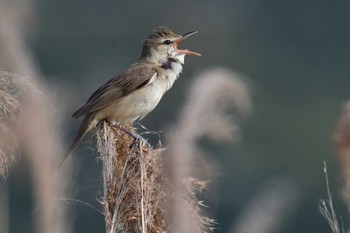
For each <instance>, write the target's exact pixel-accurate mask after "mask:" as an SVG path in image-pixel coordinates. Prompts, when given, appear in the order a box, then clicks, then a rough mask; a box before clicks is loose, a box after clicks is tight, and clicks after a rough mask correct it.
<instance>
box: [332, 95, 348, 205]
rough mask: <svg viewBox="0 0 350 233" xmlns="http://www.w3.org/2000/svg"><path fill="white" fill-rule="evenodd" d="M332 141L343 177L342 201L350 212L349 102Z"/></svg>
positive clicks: (342, 112) (345, 105) (342, 111)
mask: <svg viewBox="0 0 350 233" xmlns="http://www.w3.org/2000/svg"><path fill="white" fill-rule="evenodd" d="M333 140H334V144H335V147H336V154H337V157H338V159H339V164H340V168H341V171H342V176H343V188H342V195H343V199H344V201H345V203H346V205H347V207H348V210H350V101H349V102H347V103H345V104H344V105H343V107H342V110H341V113H340V116H339V119H338V122H337V125H336V127H335V130H334V134H333Z"/></svg>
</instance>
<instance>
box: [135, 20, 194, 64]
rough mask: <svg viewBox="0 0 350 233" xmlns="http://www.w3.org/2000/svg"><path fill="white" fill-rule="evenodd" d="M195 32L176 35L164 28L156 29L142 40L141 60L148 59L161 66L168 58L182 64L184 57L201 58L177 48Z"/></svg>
mask: <svg viewBox="0 0 350 233" xmlns="http://www.w3.org/2000/svg"><path fill="white" fill-rule="evenodd" d="M197 32H198V31H192V32H188V33H185V34H183V35H178V34H176V33H174V32H172V31H171V30H170V29H168V28H166V27H164V26H161V27H157V28H155V29H153V31H152V32H151V34H150V35H149V36H148V37H147V38H146V39H145V40H144V42H143V47H142V52H141V58H147V59H150V60H151V61H152V62H154V63H156V64H163V63H164V62H166V61H167V60H168V59H169V58H170V59H174V60H175V61H177V62H180V63H183V62H184V57H185V55H192V56H201V55H200V54H199V53H196V52H192V51H189V50H187V49H185V50H183V49H179V48H178V45H179V44H180V43H181V42H182V41H183V40H185V39H186V38H187V37H189V36H191V35H193V34H195V33H197Z"/></svg>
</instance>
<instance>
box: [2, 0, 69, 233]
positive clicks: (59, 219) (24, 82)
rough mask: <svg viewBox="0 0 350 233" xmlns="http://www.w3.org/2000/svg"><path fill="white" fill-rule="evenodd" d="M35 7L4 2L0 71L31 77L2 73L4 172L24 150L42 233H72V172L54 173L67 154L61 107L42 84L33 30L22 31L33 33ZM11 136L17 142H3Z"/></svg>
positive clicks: (28, 4)
mask: <svg viewBox="0 0 350 233" xmlns="http://www.w3.org/2000/svg"><path fill="white" fill-rule="evenodd" d="M32 4H33V2H32V1H25V2H22V1H12V0H5V1H1V2H0V52H1V53H0V54H1V57H0V67H1V69H6V70H11V71H13V72H16V73H21V74H25V76H26V77H22V76H19V75H17V74H13V73H8V72H1V79H0V82H1V83H0V88H1V93H0V94H1V97H0V98H1V101H2V103H1V104H4V105H2V106H1V109H0V111H1V114H2V115H1V120H0V121H1V122H0V123H1V134H0V135H1V138H0V139H1V148H0V151H1V153H2V154H1V158H0V169H1V172H2V173H3V174H5V171H6V169H7V167H8V165H9V163H11V162H13V160H14V159H15V157H14V154H15V150H16V149H17V148H20V149H21V151H23V152H24V153H23V154H24V155H26V156H28V161H29V165H30V168H31V172H32V175H33V182H34V188H33V190H34V195H35V197H36V206H37V211H35V215H34V216H35V217H36V228H37V231H38V232H42V233H47V232H52V233H63V232H64V233H67V232H69V231H70V224H69V221H68V219H69V218H68V217H69V215H68V212H67V210H66V208H65V205H64V204H63V203H62V202H60V200H62V197H63V196H65V195H66V194H67V192H68V190H69V184H70V182H69V180H70V179H71V177H70V174H71V172H70V169H69V168H68V167H66V168H65V169H66V170H65V171H62V173H55V172H54V171H56V169H57V164H58V161H59V158H60V157H61V156H62V154H63V151H62V148H63V146H62V143H61V140H60V139H61V137H60V130H59V129H60V128H61V127H60V122H61V121H60V116H61V113H60V108H59V106H60V104H59V103H58V102H55V101H54V100H53V98H52V97H51V96H50V95H48V94H47V93H50V91H48V90H49V89H50V88H48V87H46V85H45V84H43V81H42V80H43V79H42V78H41V75H40V72H39V70H38V69H37V67H36V65H35V62H34V61H33V59H32V54H31V51H30V49H29V48H28V46H27V44H26V33H27V32H28V31H27V30H26V29H25V28H24V27H23V26H24V25H25V26H26V28H27V29H28V28H33V25H30V23H31V22H32V21H31V19H30V17H29V16H32V15H35V14H34V13H33V11H32V10H33V9H32V7H31V6H32ZM29 25H30V26H29ZM43 93H44V94H43ZM52 106H55V108H54V107H52ZM7 118H8V119H7ZM6 131H7V132H6ZM4 132H6V136H5V135H4V134H3V133H4ZM8 135H12V136H13V137H11V138H10V139H9V140H3V139H4V137H5V138H6V139H8Z"/></svg>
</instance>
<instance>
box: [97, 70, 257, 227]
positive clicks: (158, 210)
mask: <svg viewBox="0 0 350 233" xmlns="http://www.w3.org/2000/svg"><path fill="white" fill-rule="evenodd" d="M228 106H231V107H234V108H235V109H236V110H237V112H238V113H239V114H243V115H245V114H247V113H248V112H249V111H250V98H249V93H248V90H247V88H246V86H245V84H244V83H243V81H242V80H241V78H240V77H239V76H237V74H235V73H233V72H231V71H229V70H226V69H219V68H218V69H212V70H208V71H206V72H203V73H202V74H200V75H199V76H198V77H197V78H196V81H195V82H194V84H193V85H192V88H191V90H190V95H189V97H188V100H187V102H186V105H185V107H184V108H183V111H182V114H181V115H180V119H179V123H178V124H177V125H175V126H174V127H172V128H171V129H170V133H169V134H168V136H167V138H168V144H169V147H168V148H167V149H152V148H151V147H150V146H149V145H147V144H146V143H144V142H142V141H141V142H140V143H139V142H138V143H136V144H135V142H134V139H133V138H132V137H130V136H129V135H126V134H125V133H124V132H123V131H121V130H119V129H118V128H115V127H112V126H110V125H109V124H108V123H106V122H103V123H101V124H100V125H99V126H98V127H97V130H96V133H95V136H96V138H97V150H98V153H99V155H100V156H99V158H100V159H101V160H102V163H103V173H102V175H103V186H104V192H103V193H104V194H103V197H102V200H101V203H102V205H103V208H104V214H105V222H106V232H108V233H116V232H152V233H153V232H155V233H156V232H157V233H158V232H191V233H197V232H209V231H212V230H213V229H214V225H215V221H214V220H213V219H210V218H208V217H206V216H204V213H203V210H202V209H203V207H205V205H204V204H203V202H202V201H200V200H198V199H197V193H198V192H201V191H202V190H203V189H205V188H206V185H207V182H204V181H200V180H198V179H196V178H192V171H194V170H197V171H199V170H200V169H199V168H198V167H197V168H196V166H195V164H194V163H193V160H194V159H196V160H198V159H199V160H201V159H202V160H205V159H204V158H203V157H201V156H200V154H201V153H196V152H199V148H198V146H197V145H196V141H197V140H198V139H199V138H201V137H203V136H209V137H211V138H215V139H217V140H228V139H232V136H233V133H235V132H238V131H237V130H238V126H237V125H234V124H233V123H232V122H233V121H232V119H230V118H229V116H228V114H227V111H226V110H227V107H228ZM126 127H127V129H129V130H134V129H133V128H132V127H131V126H126ZM203 163H204V162H203ZM205 167H206V168H207V167H209V165H206V166H205ZM203 172H204V171H203Z"/></svg>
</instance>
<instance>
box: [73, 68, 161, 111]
mask: <svg viewBox="0 0 350 233" xmlns="http://www.w3.org/2000/svg"><path fill="white" fill-rule="evenodd" d="M158 71H159V70H158V69H157V67H155V66H151V65H150V64H137V63H136V64H134V65H132V66H131V67H130V68H129V69H128V70H126V71H124V72H122V73H121V74H119V75H117V76H115V77H113V78H112V79H110V80H109V81H108V82H107V83H105V84H104V85H102V86H101V87H100V88H99V89H97V90H96V91H95V92H94V93H93V94H92V95H91V96H90V98H89V99H88V100H87V102H86V104H85V105H84V106H82V107H81V108H79V109H78V110H77V111H76V112H74V113H73V114H72V117H74V118H78V117H81V116H84V115H86V114H89V113H91V112H94V111H97V110H99V109H101V108H104V107H106V106H108V105H110V104H111V103H113V102H114V101H116V100H117V99H119V98H122V97H123V96H126V95H128V94H130V93H132V92H134V91H136V90H138V89H140V88H141V87H144V86H145V85H147V84H148V83H149V82H150V80H151V79H152V78H153V77H154V76H155V75H158Z"/></svg>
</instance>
